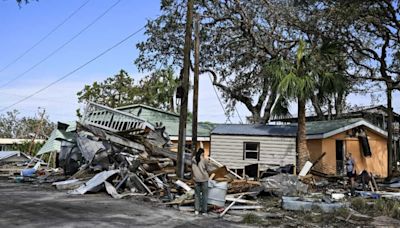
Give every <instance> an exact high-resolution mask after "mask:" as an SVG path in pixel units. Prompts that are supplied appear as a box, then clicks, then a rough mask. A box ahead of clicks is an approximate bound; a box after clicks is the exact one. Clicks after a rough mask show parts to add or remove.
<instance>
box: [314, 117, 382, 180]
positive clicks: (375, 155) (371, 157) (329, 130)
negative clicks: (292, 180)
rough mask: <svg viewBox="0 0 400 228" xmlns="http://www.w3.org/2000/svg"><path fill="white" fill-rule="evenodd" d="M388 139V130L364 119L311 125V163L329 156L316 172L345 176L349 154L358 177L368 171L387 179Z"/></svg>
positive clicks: (315, 122) (321, 122)
mask: <svg viewBox="0 0 400 228" xmlns="http://www.w3.org/2000/svg"><path fill="white" fill-rule="evenodd" d="M386 140H387V133H386V131H384V130H382V129H381V128H379V127H377V126H375V125H373V124H371V123H370V122H368V121H366V120H365V119H362V118H353V119H339V120H326V121H312V122H308V123H307V146H308V149H309V151H310V156H311V160H316V159H317V158H319V157H320V156H321V155H322V154H323V153H325V156H323V157H322V159H321V160H320V162H319V163H318V164H316V166H315V167H314V170H316V171H318V172H321V173H323V174H327V175H344V173H345V159H346V157H345V155H346V153H351V154H352V157H353V159H354V161H355V163H356V171H357V173H358V174H359V173H361V172H362V171H363V170H366V171H368V172H372V173H373V174H374V175H376V176H379V177H382V178H383V177H387V170H388V168H387V167H388V166H387V165H388V157H387V144H386Z"/></svg>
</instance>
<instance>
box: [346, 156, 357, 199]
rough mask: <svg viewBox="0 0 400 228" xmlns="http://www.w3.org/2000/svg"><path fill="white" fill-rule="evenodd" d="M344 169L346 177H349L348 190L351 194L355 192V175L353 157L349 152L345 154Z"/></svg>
mask: <svg viewBox="0 0 400 228" xmlns="http://www.w3.org/2000/svg"><path fill="white" fill-rule="evenodd" d="M346 171H347V177H348V178H349V179H350V192H351V195H352V196H353V195H354V192H355V191H354V187H355V182H354V178H355V177H356V164H355V162H354V159H353V157H352V156H351V153H348V154H347V156H346Z"/></svg>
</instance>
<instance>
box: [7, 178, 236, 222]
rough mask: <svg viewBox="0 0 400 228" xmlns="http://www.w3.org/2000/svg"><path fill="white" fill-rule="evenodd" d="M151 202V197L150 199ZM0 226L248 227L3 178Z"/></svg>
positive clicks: (140, 202)
mask: <svg viewBox="0 0 400 228" xmlns="http://www.w3.org/2000/svg"><path fill="white" fill-rule="evenodd" d="M148 201H149V200H148ZM0 211H1V213H0V227H224V228H225V227H244V225H243V224H239V223H233V222H228V221H225V220H223V219H217V218H213V217H212V215H208V216H195V215H194V214H193V213H189V212H179V211H177V210H175V209H172V208H166V207H164V206H162V205H161V206H160V205H157V204H156V203H155V202H150V201H149V202H146V201H143V199H142V200H138V199H134V198H131V199H120V200H117V199H113V198H111V197H110V196H108V195H106V194H105V193H97V194H86V195H82V196H76V195H68V194H67V193H66V192H65V191H57V190H55V189H53V188H52V187H51V186H47V185H33V184H21V183H10V182H7V181H4V180H0Z"/></svg>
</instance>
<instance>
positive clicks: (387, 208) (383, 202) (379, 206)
mask: <svg viewBox="0 0 400 228" xmlns="http://www.w3.org/2000/svg"><path fill="white" fill-rule="evenodd" d="M374 210H375V212H376V213H378V214H379V215H386V216H391V217H393V218H396V219H399V218H400V202H399V201H396V200H393V199H378V200H376V201H375V203H374Z"/></svg>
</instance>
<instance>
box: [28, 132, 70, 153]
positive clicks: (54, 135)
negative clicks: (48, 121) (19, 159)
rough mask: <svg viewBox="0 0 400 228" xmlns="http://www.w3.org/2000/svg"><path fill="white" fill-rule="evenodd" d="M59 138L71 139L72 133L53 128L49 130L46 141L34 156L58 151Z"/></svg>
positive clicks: (59, 146)
mask: <svg viewBox="0 0 400 228" xmlns="http://www.w3.org/2000/svg"><path fill="white" fill-rule="evenodd" d="M60 139H61V140H67V141H72V140H73V133H71V132H64V131H61V130H58V129H54V130H53V132H51V135H50V137H49V138H48V139H47V141H46V143H45V144H44V145H43V146H42V148H40V150H39V151H38V153H37V154H36V156H39V155H42V154H46V153H50V152H55V151H56V152H60V149H61V141H59V140H60Z"/></svg>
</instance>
